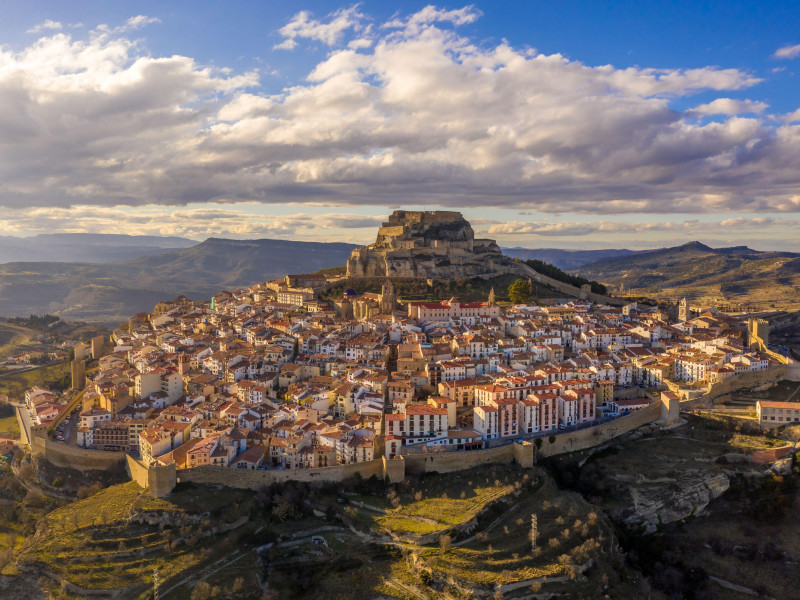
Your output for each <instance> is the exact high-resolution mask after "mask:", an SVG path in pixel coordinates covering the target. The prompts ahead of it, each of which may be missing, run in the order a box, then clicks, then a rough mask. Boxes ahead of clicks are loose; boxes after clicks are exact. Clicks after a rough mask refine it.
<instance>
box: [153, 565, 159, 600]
mask: <svg viewBox="0 0 800 600" xmlns="http://www.w3.org/2000/svg"><path fill="white" fill-rule="evenodd" d="M153 600H158V568H157V567H156V568H155V569H153Z"/></svg>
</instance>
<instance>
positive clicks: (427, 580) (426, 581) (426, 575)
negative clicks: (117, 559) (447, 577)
mask: <svg viewBox="0 0 800 600" xmlns="http://www.w3.org/2000/svg"><path fill="white" fill-rule="evenodd" d="M419 580H420V581H421V582H422V583H423V585H427V586H430V585H432V584H433V576H432V575H431V572H430V571H426V570H424V569H423V570H422V571H420V572H419ZM192 600H194V598H192Z"/></svg>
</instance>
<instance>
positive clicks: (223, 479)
mask: <svg viewBox="0 0 800 600" xmlns="http://www.w3.org/2000/svg"><path fill="white" fill-rule="evenodd" d="M660 417H661V403H660V402H653V403H651V404H650V405H649V406H648V407H647V408H643V409H641V410H638V411H636V412H633V413H631V414H629V415H626V416H624V417H619V418H617V419H614V420H613V421H610V422H608V423H603V424H601V425H597V426H595V427H592V428H589V429H584V430H581V431H575V432H565V433H561V434H558V435H554V436H553V437H554V438H555V440H554V441H553V442H550V441H549V439H547V438H545V439H544V440H543V444H542V447H541V448H540V449H539V450H537V449H536V445H535V443H534V442H533V440H524V441H515V442H514V443H511V444H506V445H504V446H497V447H494V448H486V449H484V450H472V451H469V452H430V453H420V454H407V455H403V456H402V458H394V459H391V460H386V459H385V458H381V459H376V460H371V461H367V462H362V463H354V464H350V465H337V466H335V467H322V468H317V469H287V470H277V469H270V470H250V469H230V468H227V467H212V466H203V467H195V468H192V469H181V470H179V471H177V478H178V481H181V482H184V481H191V482H193V483H207V484H218V485H227V486H230V487H238V488H248V489H253V490H255V489H258V488H260V487H262V486H264V485H270V484H272V483H276V482H280V481H289V480H295V481H305V482H315V481H318V482H338V481H342V480H344V479H347V478H348V477H352V476H353V475H355V474H356V473H358V474H360V475H361V477H363V478H368V477H371V476H373V475H375V476H376V477H380V478H386V477H388V478H389V481H391V482H396V481H402V479H403V478H405V476H406V474H414V475H420V474H422V473H434V472H435V473H452V472H455V471H464V470H466V469H470V468H472V467H477V466H480V465H486V464H498V463H499V464H503V463H505V464H508V463H511V462H513V461H516V462H518V463H519V464H520V465H522V466H523V467H531V466H533V464H534V462H535V457H536V456H537V454H538V455H541V456H555V455H557V454H564V453H567V452H576V451H578V450H586V449H587V448H591V447H593V446H597V445H599V444H603V443H605V442H608V441H610V440H612V439H614V438H615V437H618V436H620V435H623V434H625V433H628V432H630V431H633V430H634V429H637V428H638V427H641V426H642V425H646V424H648V423H652V422H654V421H656V420H658V419H659V418H660ZM128 470H129V473H130V475H131V479H133V480H134V481H136V482H137V483H138V484H139V485H141V486H142V487H148V486H150V487H151V495H152V494H153V487H152V486H153V468H152V467H151V468H150V469H148V468H147V467H146V466H145V465H143V464H142V463H141V462H139V461H136V460H133V459H128ZM144 471H149V472H148V473H147V475H145V473H144ZM145 481H146V482H147V485H143V483H144V482H145ZM166 485H167V483H164V486H166ZM173 485H174V484H173ZM170 489H171V488H170ZM162 491H163V490H162ZM161 495H163V494H161Z"/></svg>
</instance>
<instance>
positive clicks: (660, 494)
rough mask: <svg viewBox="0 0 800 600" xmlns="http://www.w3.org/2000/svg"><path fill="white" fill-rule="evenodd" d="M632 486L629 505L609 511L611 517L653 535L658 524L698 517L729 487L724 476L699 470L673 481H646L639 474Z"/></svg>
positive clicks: (728, 481) (728, 480)
mask: <svg viewBox="0 0 800 600" xmlns="http://www.w3.org/2000/svg"><path fill="white" fill-rule="evenodd" d="M632 483H633V485H631V486H630V488H629V491H630V493H631V499H632V501H633V506H632V507H626V508H624V509H620V510H617V511H613V512H612V515H613V516H614V517H615V518H617V519H619V520H621V521H623V522H625V523H627V524H629V525H632V526H641V527H643V528H644V531H645V532H646V533H653V532H654V531H656V529H657V528H658V526H659V525H666V524H667V523H674V522H676V521H681V520H683V519H686V518H688V517H690V516H693V515H697V514H700V513H701V512H702V511H703V510H704V509H705V507H706V506H708V503H709V502H711V501H712V500H714V499H715V498H719V497H720V496H721V495H722V494H724V493H725V492H726V491H727V490H728V488H729V487H730V479H729V478H728V476H727V475H725V474H723V473H718V474H715V475H711V474H709V473H706V472H702V471H689V472H686V473H683V474H682V475H681V477H679V478H677V479H671V478H660V479H653V480H648V479H647V478H645V477H644V476H641V475H640V476H639V477H638V478H637V480H636V482H635V483H634V482H632ZM665 484H666V485H665Z"/></svg>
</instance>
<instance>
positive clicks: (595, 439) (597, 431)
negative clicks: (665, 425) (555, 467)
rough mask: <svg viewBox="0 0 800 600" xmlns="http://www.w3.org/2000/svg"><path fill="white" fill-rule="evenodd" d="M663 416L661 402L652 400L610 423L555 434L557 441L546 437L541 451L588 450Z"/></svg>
mask: <svg viewBox="0 0 800 600" xmlns="http://www.w3.org/2000/svg"><path fill="white" fill-rule="evenodd" d="M660 417H661V403H660V402H652V403H650V404H649V405H648V406H647V407H646V408H642V409H640V410H637V411H635V412H632V413H630V414H629V415H625V416H624V417H619V418H617V419H614V420H613V421H609V422H608V423H603V424H601V425H597V426H596V427H591V428H589V429H582V430H580V431H576V432H573V433H569V434H563V433H562V434H561V435H556V436H555V438H556V439H555V441H554V442H552V443H551V442H550V441H549V439H545V440H544V443H543V444H542V447H541V448H540V449H539V453H540V454H541V455H542V456H555V455H557V454H566V453H568V452H576V451H578V450H586V449H588V448H592V447H594V446H598V445H600V444H603V443H605V442H608V441H611V440H613V439H614V438H616V437H619V436H621V435H623V434H625V433H628V432H631V431H633V430H634V429H638V428H639V427H641V426H642V425H647V424H649V423H653V422H654V421H657V420H658V419H659V418H660Z"/></svg>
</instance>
